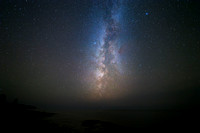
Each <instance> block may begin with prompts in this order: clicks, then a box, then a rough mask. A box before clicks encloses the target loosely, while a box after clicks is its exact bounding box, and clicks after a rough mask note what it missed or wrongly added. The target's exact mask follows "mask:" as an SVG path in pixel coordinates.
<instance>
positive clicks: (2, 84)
mask: <svg viewBox="0 0 200 133" xmlns="http://www.w3.org/2000/svg"><path fill="white" fill-rule="evenodd" d="M113 2H114V3H115V2H116V1H113ZM107 3H108V0H95V1H94V0H59V1H57V0H41V1H35V0H0V93H5V94H6V95H7V96H8V97H9V99H10V100H11V101H12V100H13V99H14V98H18V99H19V101H20V102H21V103H26V104H33V105H37V106H40V107H42V108H68V107H94V106H95V107H96V106H97V107H120V108H171V107H175V108H177V107H178V108H179V107H180V108H188V107H196V105H197V104H198V103H199V102H198V101H199V98H198V97H199V94H200V93H199V89H200V88H199V87H200V40H199V38H200V36H199V35H200V25H199V24H200V16H199V14H200V11H199V6H200V2H199V1H197V0H124V2H123V3H122V6H123V13H122V14H123V17H122V18H121V20H122V25H123V29H122V30H123V34H122V36H121V38H122V41H121V42H122V43H123V44H122V46H123V50H122V51H120V56H121V57H122V58H123V59H122V62H121V63H122V65H123V68H122V70H123V76H122V77H123V80H124V84H125V85H124V86H123V87H121V88H120V90H121V91H120V92H122V94H121V95H120V94H118V95H119V97H116V98H114V99H106V100H105V99H104V98H102V99H99V100H93V99H90V98H88V97H89V96H90V95H91V94H90V89H91V88H90V87H89V86H90V83H91V75H90V73H91V72H92V71H93V70H92V67H93V66H92V64H93V63H92V62H93V61H92V60H93V55H94V54H95V48H96V42H97V41H98V36H99V32H100V31H101V24H102V17H103V16H104V15H105V14H106V11H107V10H109V6H108V7H106V5H107ZM113 93H115V92H113Z"/></svg>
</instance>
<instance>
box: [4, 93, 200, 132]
mask: <svg viewBox="0 0 200 133" xmlns="http://www.w3.org/2000/svg"><path fill="white" fill-rule="evenodd" d="M199 112H200V111H199V109H198V108H187V109H170V110H158V109H157V110H130V109H129V110H123V109H122V110H117V109H113V110H105V109H104V110H98V109H90V110H83V109H82V110H78V109H76V110H65V111H62V112H61V111H59V112H54V113H52V112H51V113H50V112H46V111H42V110H40V109H37V108H36V107H34V106H30V105H24V104H18V103H17V102H16V101H15V102H13V103H8V102H7V101H6V100H5V97H4V96H3V95H2V96H1V99H0V123H1V124H0V132H1V133H4V132H5V133H7V132H13V130H14V131H15V132H22V133H25V132H26V133H36V132H47V133H75V132H77V133H93V132H94V133H101V132H130V131H131V132H135V131H158V132H163V131H168V132H171V131H175V130H177V131H179V132H180V131H186V130H187V131H189V132H192V131H193V130H199V120H200V119H199V118H200V115H199Z"/></svg>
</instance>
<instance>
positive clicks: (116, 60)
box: [93, 0, 122, 97]
mask: <svg viewBox="0 0 200 133" xmlns="http://www.w3.org/2000/svg"><path fill="white" fill-rule="evenodd" d="M106 6H107V7H106V15H105V16H104V18H103V33H102V35H101V36H100V37H99V38H98V40H99V41H98V42H97V49H96V53H97V54H96V57H95V60H96V69H95V72H94V73H95V81H94V86H93V89H94V90H95V93H96V94H97V96H98V97H106V96H109V97H110V94H111V93H113V92H112V91H113V89H115V91H117V87H119V85H118V84H117V78H119V75H120V69H121V68H120V67H121V66H120V57H119V53H120V52H119V50H120V45H121V44H120V41H119V40H120V30H121V29H120V28H121V23H120V19H121V15H122V13H121V10H122V1H119V0H115V1H108V3H106Z"/></svg>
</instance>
